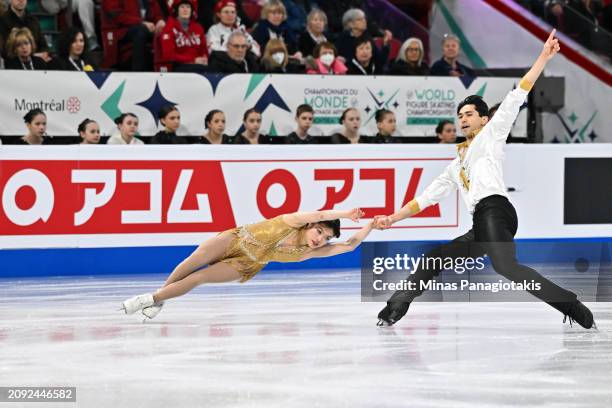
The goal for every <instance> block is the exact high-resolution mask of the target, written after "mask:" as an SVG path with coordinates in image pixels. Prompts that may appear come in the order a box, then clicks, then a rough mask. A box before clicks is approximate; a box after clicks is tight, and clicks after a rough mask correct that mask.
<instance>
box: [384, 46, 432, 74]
mask: <svg viewBox="0 0 612 408" xmlns="http://www.w3.org/2000/svg"><path fill="white" fill-rule="evenodd" d="M424 55H425V52H424V50H423V42H422V41H421V40H420V39H418V38H416V37H411V38H409V39H407V40H406V41H404V43H403V44H402V47H401V48H400V50H399V53H398V54H397V58H395V61H393V63H392V64H391V68H390V69H389V75H407V76H409V75H418V76H427V75H429V67H428V66H427V64H426V63H425V62H423V56H424Z"/></svg>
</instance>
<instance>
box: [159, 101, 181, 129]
mask: <svg viewBox="0 0 612 408" xmlns="http://www.w3.org/2000/svg"><path fill="white" fill-rule="evenodd" d="M174 111H177V112H178V111H179V110H178V108H177V107H176V105H165V106H162V107H161V109H160V110H159V113H158V114H157V117H158V118H159V120H160V121H161V120H162V119H166V116H168V115H169V114H170V112H174ZM162 125H163V123H162Z"/></svg>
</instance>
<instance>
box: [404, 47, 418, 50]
mask: <svg viewBox="0 0 612 408" xmlns="http://www.w3.org/2000/svg"><path fill="white" fill-rule="evenodd" d="M406 51H421V49H420V48H418V47H417V48H414V47H408V48H406Z"/></svg>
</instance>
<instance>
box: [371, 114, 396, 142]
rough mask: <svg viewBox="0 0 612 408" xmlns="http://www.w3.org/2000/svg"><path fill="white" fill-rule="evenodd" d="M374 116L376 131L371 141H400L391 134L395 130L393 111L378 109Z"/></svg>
mask: <svg viewBox="0 0 612 408" xmlns="http://www.w3.org/2000/svg"><path fill="white" fill-rule="evenodd" d="M374 118H375V119H376V127H377V128H378V133H377V134H376V136H374V138H373V139H372V141H371V143H400V141H399V139H397V138H396V137H394V136H393V133H395V131H396V130H397V121H396V119H395V113H393V112H391V111H390V110H388V109H379V110H377V111H376V114H375V116H374Z"/></svg>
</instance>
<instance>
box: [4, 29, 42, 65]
mask: <svg viewBox="0 0 612 408" xmlns="http://www.w3.org/2000/svg"><path fill="white" fill-rule="evenodd" d="M35 51H36V43H35V42H34V37H33V36H32V33H31V32H30V30H29V29H28V28H26V27H22V28H13V30H12V31H11V34H10V35H9V38H8V41H7V43H6V54H7V57H8V58H7V59H6V61H4V67H5V68H6V69H23V70H30V71H39V70H41V71H42V70H45V69H47V63H46V62H45V60H43V59H42V58H40V57H37V56H35V55H34V52H35Z"/></svg>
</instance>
